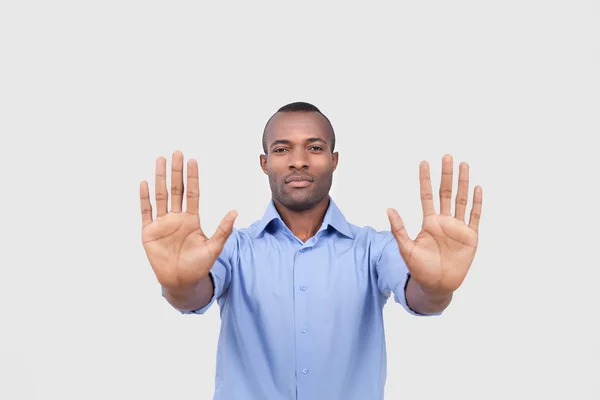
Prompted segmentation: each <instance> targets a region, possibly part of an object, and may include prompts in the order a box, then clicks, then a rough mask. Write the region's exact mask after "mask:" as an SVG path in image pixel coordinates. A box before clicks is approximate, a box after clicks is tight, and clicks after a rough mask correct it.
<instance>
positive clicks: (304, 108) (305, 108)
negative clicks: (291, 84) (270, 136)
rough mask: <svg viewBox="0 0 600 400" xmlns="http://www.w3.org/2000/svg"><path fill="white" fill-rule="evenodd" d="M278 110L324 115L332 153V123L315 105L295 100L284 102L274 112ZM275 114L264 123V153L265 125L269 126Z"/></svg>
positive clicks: (333, 141) (264, 143) (265, 141)
mask: <svg viewBox="0 0 600 400" xmlns="http://www.w3.org/2000/svg"><path fill="white" fill-rule="evenodd" d="M280 112H316V113H319V114H321V115H322V116H323V117H325V119H326V120H327V122H328V123H329V127H330V128H331V152H332V153H333V150H334V149H335V131H334V130H333V125H332V124H331V121H330V120H329V118H327V116H326V115H325V114H323V113H322V112H321V110H319V109H318V108H317V107H315V106H314V105H312V104H310V103H306V102H304V101H297V102H294V103H289V104H286V105H285V106H283V107H281V108H280V109H279V110H277V112H276V113H275V114H277V113H280ZM275 114H273V115H272V116H271V118H269V120H268V121H267V123H266V124H265V129H264V130H263V135H262V146H263V151H264V152H265V154H267V140H266V133H267V126H269V122H271V120H272V119H273V117H274V116H275Z"/></svg>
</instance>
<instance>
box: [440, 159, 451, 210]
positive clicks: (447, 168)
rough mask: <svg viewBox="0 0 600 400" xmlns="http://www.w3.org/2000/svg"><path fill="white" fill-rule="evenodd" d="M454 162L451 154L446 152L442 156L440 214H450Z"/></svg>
mask: <svg viewBox="0 0 600 400" xmlns="http://www.w3.org/2000/svg"><path fill="white" fill-rule="evenodd" d="M453 163H454V161H453V160H452V156H451V155H450V154H446V155H445V156H444V157H443V158H442V182H441V184H440V214H442V215H450V204H451V202H452V169H453Z"/></svg>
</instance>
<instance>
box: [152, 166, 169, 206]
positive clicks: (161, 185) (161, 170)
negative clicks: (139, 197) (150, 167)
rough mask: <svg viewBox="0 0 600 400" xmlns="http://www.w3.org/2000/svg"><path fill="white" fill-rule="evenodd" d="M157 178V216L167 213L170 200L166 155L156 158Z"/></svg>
mask: <svg viewBox="0 0 600 400" xmlns="http://www.w3.org/2000/svg"><path fill="white" fill-rule="evenodd" d="M155 180H156V183H155V185H154V186H155V187H154V197H155V198H156V217H162V216H163V215H165V214H166V213H167V202H168V201H169V192H167V160H166V159H165V158H164V157H158V158H157V159H156V177H155Z"/></svg>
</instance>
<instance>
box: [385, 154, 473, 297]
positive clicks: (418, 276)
mask: <svg viewBox="0 0 600 400" xmlns="http://www.w3.org/2000/svg"><path fill="white" fill-rule="evenodd" d="M452 170H453V159H452V156H450V155H445V156H444V158H443V159H442V179H441V185H440V192H439V194H440V213H439V214H436V212H435V208H434V204H433V193H432V189H431V179H430V174H429V164H428V163H427V162H426V161H422V162H421V164H420V166H419V180H420V186H421V203H422V206H423V224H422V227H421V232H419V234H418V235H417V237H416V238H415V239H414V240H412V239H410V237H409V236H408V233H407V232H406V228H405V227H404V223H403V222H402V218H401V217H400V215H399V214H398V212H396V210H394V209H388V212H387V213H388V218H389V220H390V225H391V231H392V233H393V235H394V237H395V238H396V241H397V242H398V247H399V249H400V254H401V255H402V258H403V259H404V261H405V263H406V265H407V267H408V270H409V272H410V274H411V279H415V281H417V282H418V283H419V284H420V285H421V286H422V287H424V288H426V289H427V290H431V291H436V292H438V291H439V292H452V291H454V290H456V289H458V287H459V286H460V285H461V284H462V282H463V280H464V279H465V276H466V274H467V272H468V271H469V268H470V267H471V264H472V262H473V259H474V257H475V252H476V250H477V244H478V239H479V234H478V227H479V218H480V215H481V203H482V196H483V195H482V190H481V187H480V186H475V189H474V191H473V206H472V208H471V213H470V217H469V223H468V224H467V223H465V213H466V207H467V200H468V190H469V165H468V164H467V163H465V162H463V163H461V164H460V166H459V173H458V192H457V195H456V203H455V213H454V216H452V215H451V210H450V208H451V199H452V174H453V171H452Z"/></svg>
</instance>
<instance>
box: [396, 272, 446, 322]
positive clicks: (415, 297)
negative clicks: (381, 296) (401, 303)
mask: <svg viewBox="0 0 600 400" xmlns="http://www.w3.org/2000/svg"><path fill="white" fill-rule="evenodd" d="M452 294H453V292H431V291H428V290H427V289H425V288H424V287H422V286H421V285H419V283H418V282H417V281H416V280H414V279H411V278H410V275H409V277H408V283H407V284H406V289H405V296H406V303H407V306H408V307H409V308H410V309H412V310H414V311H415V312H417V313H419V314H423V315H427V314H441V313H442V312H443V311H444V310H445V309H446V307H448V305H450V302H451V301H452Z"/></svg>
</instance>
